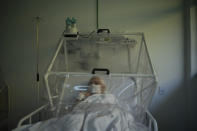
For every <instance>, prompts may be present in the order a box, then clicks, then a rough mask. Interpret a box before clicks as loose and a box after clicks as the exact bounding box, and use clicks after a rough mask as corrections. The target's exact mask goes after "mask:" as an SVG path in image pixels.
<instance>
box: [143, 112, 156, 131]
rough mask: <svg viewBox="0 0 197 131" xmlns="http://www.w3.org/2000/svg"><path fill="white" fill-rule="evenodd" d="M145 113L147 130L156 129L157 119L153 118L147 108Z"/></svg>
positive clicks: (153, 130) (154, 130)
mask: <svg viewBox="0 0 197 131" xmlns="http://www.w3.org/2000/svg"><path fill="white" fill-rule="evenodd" d="M146 115H147V118H148V131H158V126H157V121H156V120H155V118H154V117H153V116H152V115H151V113H150V112H149V111H148V110H146Z"/></svg>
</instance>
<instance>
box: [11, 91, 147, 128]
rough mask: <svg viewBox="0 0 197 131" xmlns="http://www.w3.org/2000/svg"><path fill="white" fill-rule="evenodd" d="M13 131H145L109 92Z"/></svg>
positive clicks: (91, 97) (96, 95)
mask: <svg viewBox="0 0 197 131" xmlns="http://www.w3.org/2000/svg"><path fill="white" fill-rule="evenodd" d="M14 131H147V127H145V126H144V125H142V124H140V123H137V122H136V121H135V120H134V117H133V115H132V114H131V113H129V112H127V111H125V110H123V109H122V108H121V107H119V106H118V101H117V100H116V99H115V97H114V96H113V95H111V94H95V95H92V96H90V97H88V98H87V99H86V100H84V101H83V102H81V103H79V104H78V105H76V107H75V108H74V109H73V111H72V112H71V113H69V114H67V115H64V116H62V117H59V118H52V119H49V120H47V121H43V122H38V123H36V124H33V125H25V126H22V127H20V128H16V129H14Z"/></svg>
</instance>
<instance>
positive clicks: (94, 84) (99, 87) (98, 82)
mask: <svg viewBox="0 0 197 131" xmlns="http://www.w3.org/2000/svg"><path fill="white" fill-rule="evenodd" d="M89 85H90V89H89V91H90V92H91V93H92V94H101V93H104V91H105V88H106V86H105V83H104V80H103V79H101V78H100V77H98V76H94V77H92V78H91V79H90V82H89Z"/></svg>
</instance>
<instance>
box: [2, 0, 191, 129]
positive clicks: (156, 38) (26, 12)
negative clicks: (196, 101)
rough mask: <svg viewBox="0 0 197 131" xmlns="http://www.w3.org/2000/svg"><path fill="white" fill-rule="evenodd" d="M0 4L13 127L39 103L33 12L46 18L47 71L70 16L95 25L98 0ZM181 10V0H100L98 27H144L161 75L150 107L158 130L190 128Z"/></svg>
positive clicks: (43, 56)
mask: <svg viewBox="0 0 197 131" xmlns="http://www.w3.org/2000/svg"><path fill="white" fill-rule="evenodd" d="M1 6H2V8H1V16H2V20H1V49H0V53H1V55H0V56H1V60H2V62H1V66H2V69H3V70H4V72H5V74H6V78H7V81H8V83H9V84H10V87H11V96H12V107H11V115H10V118H11V127H14V126H15V125H16V122H17V121H18V120H19V119H20V118H21V117H22V116H24V115H25V114H27V113H28V112H30V111H32V110H34V109H35V108H36V88H35V84H36V83H35V75H36V74H35V71H36V66H35V45H34V43H35V28H34V27H35V25H34V24H33V22H32V18H33V17H34V16H37V15H39V16H41V17H42V18H43V20H42V22H41V25H40V72H41V76H43V74H44V72H45V71H46V68H47V66H48V64H49V61H50V59H51V58H52V55H53V53H54V51H55V47H56V45H57V42H58V39H59V37H60V35H61V33H62V31H63V30H64V20H65V18H66V17H67V16H73V17H76V18H77V19H78V28H79V30H80V31H81V32H89V31H92V30H93V29H95V28H96V0H94V1H93V0H86V1H77V0H66V1H65V0H64V1H63V0H60V1H56V2H53V1H52V0H47V1H46V0H42V1H38V0H34V1H33V0H19V1H15V2H14V1H12V2H11V1H10V2H6V3H4V4H2V5H1ZM182 13H183V10H182V1H181V0H173V1H172V0H165V1H163V0H149V1H147V0H141V1H139V0H116V1H114V0H113V1H112V0H107V1H101V0H100V1H99V27H100V28H110V29H111V30H112V31H128V32H144V33H145V37H146V40H147V44H148V49H149V51H150V56H151V58H152V61H153V64H154V65H155V69H156V71H157V74H158V78H159V86H160V88H158V90H157V91H156V94H155V96H154V98H153V103H152V105H151V107H150V110H151V112H153V114H154V116H155V117H156V119H157V121H158V125H159V129H160V131H170V130H173V131H176V130H179V131H181V130H183V131H185V130H186V124H185V117H186V115H187V113H186V98H185V96H186V95H185V88H184V87H183V86H182V85H183V68H184V67H183V66H184V61H183V52H184V48H183V15H182ZM41 82H42V80H41ZM41 85H42V83H41ZM41 88H43V86H41ZM159 89H160V90H159Z"/></svg>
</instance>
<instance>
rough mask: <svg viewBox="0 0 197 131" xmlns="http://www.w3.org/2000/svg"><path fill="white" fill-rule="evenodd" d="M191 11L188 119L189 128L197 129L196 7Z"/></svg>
mask: <svg viewBox="0 0 197 131" xmlns="http://www.w3.org/2000/svg"><path fill="white" fill-rule="evenodd" d="M190 11H191V77H192V80H191V87H190V90H191V96H190V108H191V112H190V121H191V125H190V126H191V128H192V129H193V130H197V127H196V126H195V125H196V123H195V121H196V118H197V112H196V110H197V105H196V92H197V88H196V87H197V37H196V36H197V26H196V25H197V8H196V6H195V5H193V6H192V7H191V9H190Z"/></svg>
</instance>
